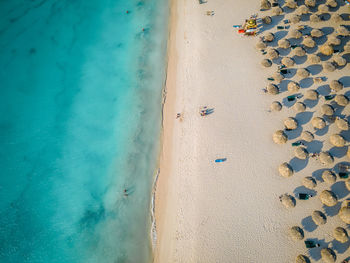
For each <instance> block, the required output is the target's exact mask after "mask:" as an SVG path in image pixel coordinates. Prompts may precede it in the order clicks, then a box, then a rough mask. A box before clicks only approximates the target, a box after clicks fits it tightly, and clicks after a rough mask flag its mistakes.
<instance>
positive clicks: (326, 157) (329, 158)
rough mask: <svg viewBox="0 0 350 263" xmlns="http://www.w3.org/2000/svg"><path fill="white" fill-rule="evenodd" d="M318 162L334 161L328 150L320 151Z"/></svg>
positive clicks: (327, 162)
mask: <svg viewBox="0 0 350 263" xmlns="http://www.w3.org/2000/svg"><path fill="white" fill-rule="evenodd" d="M319 158H320V163H321V164H323V165H331V164H333V163H334V158H333V156H332V155H331V154H330V153H329V152H321V153H320V156H319Z"/></svg>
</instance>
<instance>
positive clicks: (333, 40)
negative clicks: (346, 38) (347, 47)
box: [326, 35, 341, 46]
mask: <svg viewBox="0 0 350 263" xmlns="http://www.w3.org/2000/svg"><path fill="white" fill-rule="evenodd" d="M340 43H341V41H340V39H339V38H337V36H336V35H330V36H329V37H328V38H327V42H326V44H328V45H331V46H338V45H340Z"/></svg>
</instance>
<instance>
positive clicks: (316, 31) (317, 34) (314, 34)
mask: <svg viewBox="0 0 350 263" xmlns="http://www.w3.org/2000/svg"><path fill="white" fill-rule="evenodd" d="M311 36H312V37H322V36H323V32H322V30H320V29H318V28H314V29H312V30H311Z"/></svg>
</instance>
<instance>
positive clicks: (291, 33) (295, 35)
mask: <svg viewBox="0 0 350 263" xmlns="http://www.w3.org/2000/svg"><path fill="white" fill-rule="evenodd" d="M302 36H303V34H302V33H301V32H300V31H299V30H297V29H292V30H290V31H289V33H288V37H289V38H295V39H298V38H301V37H302Z"/></svg>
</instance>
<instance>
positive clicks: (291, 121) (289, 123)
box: [283, 117, 298, 130]
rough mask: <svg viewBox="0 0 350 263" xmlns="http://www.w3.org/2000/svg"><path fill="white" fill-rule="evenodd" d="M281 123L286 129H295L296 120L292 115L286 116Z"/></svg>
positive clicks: (296, 125)
mask: <svg viewBox="0 0 350 263" xmlns="http://www.w3.org/2000/svg"><path fill="white" fill-rule="evenodd" d="M283 123H284V127H286V129H287V130H295V129H296V128H297V127H298V121H297V120H296V119H295V118H293V117H288V118H287V119H285V120H284V122H283Z"/></svg>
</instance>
